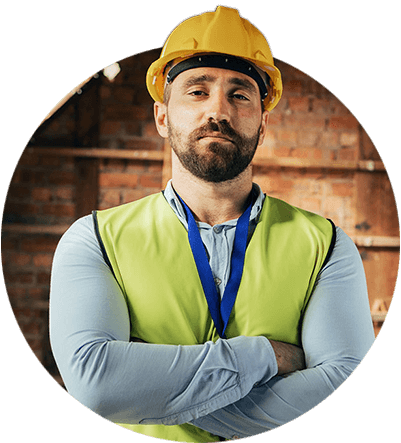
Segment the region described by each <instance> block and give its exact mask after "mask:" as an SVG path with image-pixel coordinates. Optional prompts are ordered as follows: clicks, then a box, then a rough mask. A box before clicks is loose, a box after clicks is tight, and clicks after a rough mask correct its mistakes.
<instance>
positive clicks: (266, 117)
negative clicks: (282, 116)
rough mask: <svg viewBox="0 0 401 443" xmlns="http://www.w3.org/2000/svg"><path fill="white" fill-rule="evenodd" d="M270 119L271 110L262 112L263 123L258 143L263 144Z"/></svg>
mask: <svg viewBox="0 0 401 443" xmlns="http://www.w3.org/2000/svg"><path fill="white" fill-rule="evenodd" d="M268 121H269V111H264V112H263V114H262V123H261V125H260V134H259V142H258V145H261V144H262V143H263V140H264V139H265V135H266V132H267V123H268Z"/></svg>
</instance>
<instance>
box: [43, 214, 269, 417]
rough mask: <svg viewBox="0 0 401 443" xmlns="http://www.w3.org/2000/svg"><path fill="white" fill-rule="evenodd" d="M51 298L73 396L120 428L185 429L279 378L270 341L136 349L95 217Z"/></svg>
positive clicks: (73, 243)
mask: <svg viewBox="0 0 401 443" xmlns="http://www.w3.org/2000/svg"><path fill="white" fill-rule="evenodd" d="M50 292H51V293H50V339H51V346H52V350H53V354H54V356H55V360H56V363H57V366H58V368H59V370H60V373H61V375H62V378H63V380H64V383H65V385H66V387H67V390H68V391H69V392H70V393H71V395H73V396H74V397H75V398H76V399H77V400H79V401H80V402H81V403H83V404H84V405H85V406H87V407H89V408H90V409H92V410H93V411H95V412H97V413H98V414H100V415H101V416H103V417H105V418H107V419H109V420H112V421H114V422H116V423H127V424H168V425H173V424H181V423H185V422H188V421H190V420H192V419H195V418H197V417H199V416H201V415H205V414H208V413H211V412H213V411H215V410H218V409H221V408H222V407H224V406H226V405H228V404H230V403H233V402H235V401H237V400H239V399H241V398H243V397H245V396H246V395H247V394H248V393H249V391H250V390H251V389H252V387H253V385H254V384H255V383H257V382H262V381H263V382H267V381H268V380H269V379H270V378H271V377H273V376H274V375H275V374H276V373H277V363H276V359H275V355H274V351H273V349H272V347H271V345H270V343H269V341H268V340H267V339H265V338H264V337H237V338H235V339H230V340H218V341H217V342H216V343H212V342H208V343H205V344H204V345H195V346H171V345H154V344H146V343H137V342H130V320H129V314H128V309H127V305H126V302H125V299H124V297H123V294H122V293H121V291H120V288H119V286H118V283H117V282H116V280H115V279H114V277H113V275H112V272H111V270H110V268H109V267H108V266H107V264H106V263H105V261H104V259H103V256H102V253H101V249H100V246H99V244H98V242H97V239H96V236H95V233H94V227H93V224H92V218H91V217H90V216H88V217H84V218H82V219H80V220H78V221H77V222H76V223H75V224H74V225H73V226H72V227H71V228H70V229H69V230H68V231H67V232H66V234H64V236H63V237H62V239H61V240H60V242H59V245H58V247H57V250H56V253H55V256H54V260H53V267H52V278H51V291H50Z"/></svg>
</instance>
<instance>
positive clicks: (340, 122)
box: [329, 114, 359, 129]
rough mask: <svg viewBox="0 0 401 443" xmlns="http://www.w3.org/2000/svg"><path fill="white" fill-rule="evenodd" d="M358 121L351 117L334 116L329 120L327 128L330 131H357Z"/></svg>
mask: <svg viewBox="0 0 401 443" xmlns="http://www.w3.org/2000/svg"><path fill="white" fill-rule="evenodd" d="M358 125H359V123H358V120H357V119H356V118H355V117H354V116H353V115H351V114H350V115H345V116H340V115H335V116H333V117H331V118H330V121H329V128H330V129H357V128H358Z"/></svg>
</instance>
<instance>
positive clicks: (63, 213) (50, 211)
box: [42, 203, 75, 217]
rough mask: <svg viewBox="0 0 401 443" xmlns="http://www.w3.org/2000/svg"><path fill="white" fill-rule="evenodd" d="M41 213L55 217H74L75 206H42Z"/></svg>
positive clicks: (66, 204)
mask: <svg viewBox="0 0 401 443" xmlns="http://www.w3.org/2000/svg"><path fill="white" fill-rule="evenodd" d="M42 212H43V214H45V215H56V216H57V217H74V215H75V205H74V204H73V203H65V204H58V203H57V204H47V205H43V208H42Z"/></svg>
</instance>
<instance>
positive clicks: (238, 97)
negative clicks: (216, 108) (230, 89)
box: [232, 92, 249, 101]
mask: <svg viewBox="0 0 401 443" xmlns="http://www.w3.org/2000/svg"><path fill="white" fill-rule="evenodd" d="M232 97H233V98H235V99H236V100H240V101H249V98H248V97H247V96H246V95H244V94H241V93H239V92H236V93H234V94H232Z"/></svg>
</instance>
